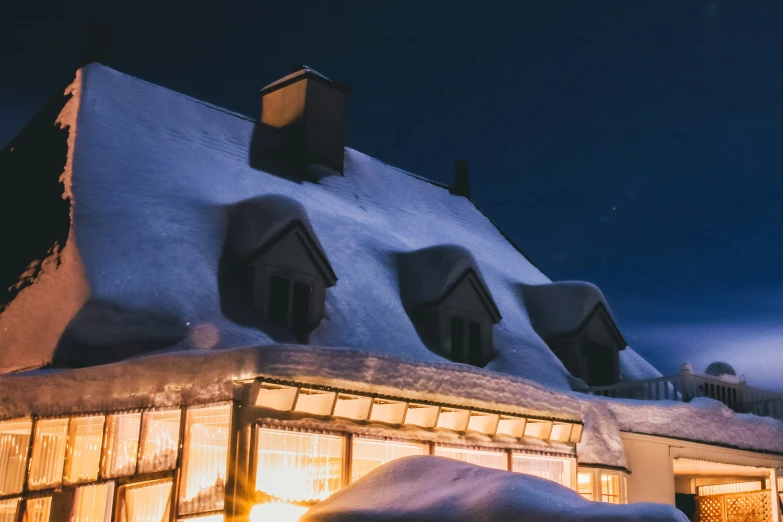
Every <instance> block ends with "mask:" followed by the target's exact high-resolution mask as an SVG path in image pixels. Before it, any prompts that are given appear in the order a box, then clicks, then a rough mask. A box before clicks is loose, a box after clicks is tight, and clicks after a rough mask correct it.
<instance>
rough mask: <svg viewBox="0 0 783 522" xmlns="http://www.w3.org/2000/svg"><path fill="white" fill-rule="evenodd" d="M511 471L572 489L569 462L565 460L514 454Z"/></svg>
mask: <svg viewBox="0 0 783 522" xmlns="http://www.w3.org/2000/svg"><path fill="white" fill-rule="evenodd" d="M511 471H515V472H517V473H526V474H527V475H534V476H536V477H541V478H544V479H547V480H551V481H554V482H557V483H558V484H562V485H563V486H565V487H567V488H570V487H572V485H571V461H570V460H567V459H558V458H547V457H535V456H530V455H522V454H518V453H515V454H513V455H512V457H511Z"/></svg>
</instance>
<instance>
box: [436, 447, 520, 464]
mask: <svg viewBox="0 0 783 522" xmlns="http://www.w3.org/2000/svg"><path fill="white" fill-rule="evenodd" d="M435 455H436V456H438V457H446V458H449V459H455V460H461V461H462V462H469V463H471V464H475V465H477V466H484V467H485V468H493V469H504V470H508V455H507V454H506V452H505V451H483V450H473V449H462V448H444V447H443V446H435Z"/></svg>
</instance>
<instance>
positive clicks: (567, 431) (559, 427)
mask: <svg viewBox="0 0 783 522" xmlns="http://www.w3.org/2000/svg"><path fill="white" fill-rule="evenodd" d="M549 438H550V439H551V440H557V441H560V442H568V441H569V440H571V425H570V424H555V425H554V426H552V434H551V435H550V436H549Z"/></svg>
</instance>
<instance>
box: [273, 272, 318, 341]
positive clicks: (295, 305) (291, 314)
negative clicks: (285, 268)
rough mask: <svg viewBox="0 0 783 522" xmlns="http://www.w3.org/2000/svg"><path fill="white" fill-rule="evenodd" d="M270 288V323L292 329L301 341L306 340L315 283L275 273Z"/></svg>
mask: <svg viewBox="0 0 783 522" xmlns="http://www.w3.org/2000/svg"><path fill="white" fill-rule="evenodd" d="M268 288H269V292H268V302H267V306H266V314H267V315H266V318H267V320H268V321H269V323H270V324H271V325H272V326H276V327H278V328H283V329H286V330H288V331H290V332H291V333H292V334H293V335H294V337H296V338H297V340H298V341H299V342H306V337H307V334H308V333H309V325H310V323H311V322H312V321H311V303H312V294H313V283H312V282H306V281H301V280H300V281H297V280H296V279H294V278H291V277H288V276H286V275H280V274H275V275H272V276H270V278H269V286H268Z"/></svg>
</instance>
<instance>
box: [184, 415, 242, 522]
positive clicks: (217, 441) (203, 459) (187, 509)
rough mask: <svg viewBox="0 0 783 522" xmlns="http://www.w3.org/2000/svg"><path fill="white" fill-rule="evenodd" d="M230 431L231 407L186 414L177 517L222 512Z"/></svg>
mask: <svg viewBox="0 0 783 522" xmlns="http://www.w3.org/2000/svg"><path fill="white" fill-rule="evenodd" d="M230 428H231V405H230V404H227V405H224V406H212V407H209V408H192V409H189V410H188V412H187V416H186V423H185V446H184V453H183V465H182V486H181V487H180V495H179V496H180V499H179V512H180V514H188V513H201V512H205V511H218V510H220V509H223V497H224V493H225V485H226V467H227V463H228V440H229V430H230Z"/></svg>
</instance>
